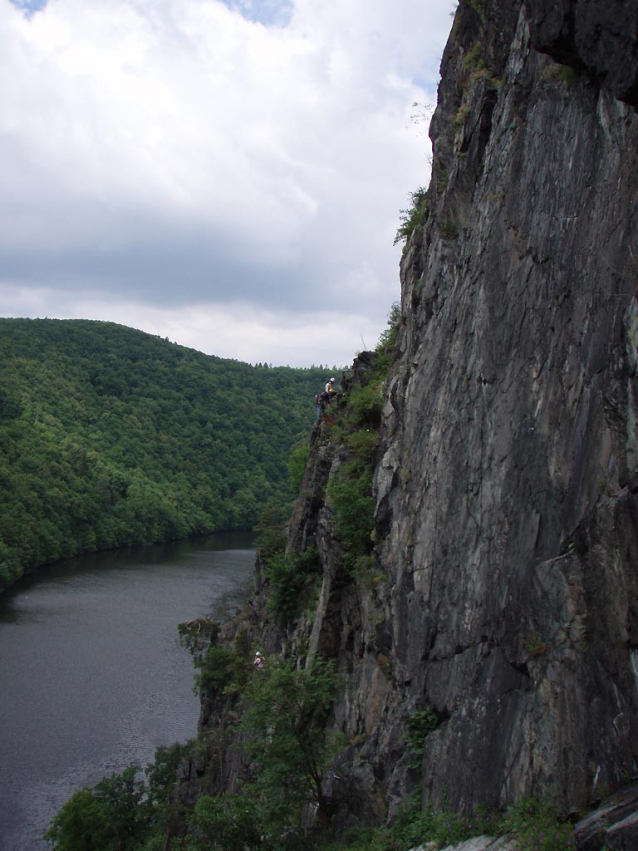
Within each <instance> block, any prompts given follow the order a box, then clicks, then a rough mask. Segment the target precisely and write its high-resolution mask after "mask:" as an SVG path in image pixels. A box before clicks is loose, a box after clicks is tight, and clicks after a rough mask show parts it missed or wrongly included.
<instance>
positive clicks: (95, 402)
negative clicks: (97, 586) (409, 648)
mask: <svg viewBox="0 0 638 851" xmlns="http://www.w3.org/2000/svg"><path fill="white" fill-rule="evenodd" d="M0 363H1V365H2V371H1V376H0V450H1V451H0V588H2V587H5V586H7V585H9V584H10V583H12V582H14V581H15V580H16V579H17V578H18V577H19V576H21V575H22V573H23V572H24V570H28V569H31V568H34V567H36V566H37V565H40V564H43V563H45V562H49V561H53V560H55V559H58V558H61V557H64V556H70V555H73V554H75V553H78V552H81V551H86V550H96V549H106V548H110V547H116V546H121V545H128V544H139V543H144V542H154V541H162V540H171V539H177V538H183V537H186V536H188V535H194V534H200V533H205V532H212V531H218V530H224V529H237V528H250V527H251V526H253V525H254V523H255V521H256V519H257V517H258V514H259V512H260V510H261V509H262V508H263V507H264V505H265V504H266V503H267V502H268V501H270V500H276V501H277V502H278V503H279V502H281V501H282V500H283V501H287V500H288V498H289V494H288V481H287V459H288V456H289V454H290V450H291V448H292V447H293V446H294V445H295V443H296V441H298V440H299V438H300V437H302V436H303V435H305V434H306V433H307V431H308V430H309V428H310V426H311V425H312V421H313V418H314V402H313V400H314V395H315V393H316V392H317V391H319V390H320V389H322V384H323V383H324V382H325V381H326V379H327V377H329V376H328V374H327V373H326V371H325V370H324V369H321V368H311V369H290V368H288V367H276V368H268V367H261V366H257V367H253V366H250V365H248V364H245V363H239V362H237V361H230V360H223V359H221V358H216V357H211V356H208V355H204V354H201V353H200V352H196V351H194V350H192V349H187V348H183V347H181V346H177V345H174V344H172V343H170V342H168V341H166V340H162V339H160V338H158V337H153V336H150V335H148V334H144V333H142V332H140V331H135V330H132V329H130V328H126V327H124V326H120V325H115V324H112V323H106V322H92V321H84V320H48V319H36V320H29V319H0Z"/></svg>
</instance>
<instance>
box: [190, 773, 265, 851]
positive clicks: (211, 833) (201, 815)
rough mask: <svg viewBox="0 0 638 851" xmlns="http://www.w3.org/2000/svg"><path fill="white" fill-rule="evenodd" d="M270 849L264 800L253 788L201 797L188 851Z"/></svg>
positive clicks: (196, 808) (191, 825)
mask: <svg viewBox="0 0 638 851" xmlns="http://www.w3.org/2000/svg"><path fill="white" fill-rule="evenodd" d="M268 846H269V843H268V841H267V838H266V837H265V835H264V817H263V812H262V806H261V801H260V798H259V795H257V794H255V793H254V790H253V789H252V788H251V787H246V788H245V789H244V790H242V792H241V793H239V794H237V793H231V792H226V793H224V794H222V795H219V796H218V797H215V798H213V797H211V796H210V795H202V797H201V798H199V800H198V801H197V803H196V804H195V809H194V812H193V815H192V818H191V819H190V823H189V833H188V837H187V840H186V845H185V851H238V849H242V848H247V849H248V848H249V849H264V851H265V849H266V848H268Z"/></svg>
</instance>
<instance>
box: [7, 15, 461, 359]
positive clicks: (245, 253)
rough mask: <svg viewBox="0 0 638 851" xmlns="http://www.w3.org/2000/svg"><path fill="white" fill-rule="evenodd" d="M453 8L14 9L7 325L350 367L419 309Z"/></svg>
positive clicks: (10, 67)
mask: <svg viewBox="0 0 638 851" xmlns="http://www.w3.org/2000/svg"><path fill="white" fill-rule="evenodd" d="M455 7H456V3H455V2H454V0H223V2H222V0H0V78H1V79H3V80H4V83H3V85H2V86H1V87H0V163H1V164H2V167H1V168H0V315H1V316H5V317H10V316H22V317H49V318H59V319H68V318H83V319H101V320H108V321H112V322H118V323H121V324H124V325H128V326H131V327H134V328H139V329H141V330H143V331H147V332H149V333H151V334H156V335H159V336H161V337H166V338H168V339H170V340H172V341H173V342H176V343H179V344H181V345H184V346H189V347H191V348H194V349H198V350H200V351H203V352H206V353H207V354H215V355H219V356H221V357H227V358H235V359H237V360H242V361H248V362H251V363H261V362H266V363H272V364H273V365H290V366H310V365H311V364H316V365H318V364H327V365H333V364H336V365H338V366H343V365H347V364H349V363H350V362H351V361H352V358H353V357H354V356H355V354H356V353H357V352H358V351H361V350H363V349H365V348H372V347H374V345H375V344H376V342H377V340H378V337H379V334H380V333H381V332H382V330H383V329H384V327H385V326H386V320H387V316H388V313H389V310H390V308H391V305H392V303H393V302H395V301H397V300H398V299H399V295H400V290H399V274H398V265H399V260H400V253H401V249H400V246H393V241H394V236H395V233H396V230H397V227H398V225H399V223H400V222H399V212H400V210H401V209H405V208H406V207H408V206H409V195H410V192H411V191H413V190H415V189H416V188H418V187H419V186H426V185H427V183H428V181H429V172H430V166H429V153H430V148H429V140H428V137H427V124H428V115H429V114H430V113H431V110H432V108H433V106H434V104H435V102H436V87H437V84H438V77H439V65H440V60H441V55H442V52H443V48H444V45H445V42H446V40H447V36H448V33H449V30H450V28H451V24H452V17H451V15H452V14H453V12H454V9H455Z"/></svg>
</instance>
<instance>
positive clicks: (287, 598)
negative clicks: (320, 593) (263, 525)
mask: <svg viewBox="0 0 638 851" xmlns="http://www.w3.org/2000/svg"><path fill="white" fill-rule="evenodd" d="M265 574H266V579H267V580H268V582H269V584H270V596H269V597H268V610H269V611H270V613H271V614H272V615H273V617H274V619H275V621H276V622H277V624H278V625H279V626H280V627H282V628H284V627H286V626H287V625H288V624H289V623H290V622H291V621H292V619H293V618H294V616H295V615H296V614H297V613H298V612H299V611H300V610H301V609H302V608H303V607H304V605H305V603H306V602H307V601H308V597H309V595H310V594H312V591H313V590H314V589H316V587H317V585H318V582H319V579H320V577H321V574H322V569H321V560H320V558H319V552H318V551H317V550H316V549H314V548H313V549H309V550H307V551H306V552H305V553H303V554H302V555H301V556H297V557H292V556H289V557H286V555H285V554H284V553H283V551H280V552H278V553H275V554H274V555H273V556H272V557H271V558H270V559H269V560H268V561H267V562H266V567H265Z"/></svg>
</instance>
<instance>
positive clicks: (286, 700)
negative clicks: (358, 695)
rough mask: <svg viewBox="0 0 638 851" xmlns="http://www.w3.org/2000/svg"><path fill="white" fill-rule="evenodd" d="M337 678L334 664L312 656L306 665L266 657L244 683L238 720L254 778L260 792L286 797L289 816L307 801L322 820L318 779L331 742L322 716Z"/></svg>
mask: <svg viewBox="0 0 638 851" xmlns="http://www.w3.org/2000/svg"><path fill="white" fill-rule="evenodd" d="M338 684H339V677H338V675H337V673H336V671H335V666H334V664H333V663H332V662H330V661H326V660H325V659H323V658H321V657H319V656H317V657H316V658H315V659H314V661H313V663H312V665H310V666H309V667H307V668H295V667H294V665H293V664H292V663H291V662H286V661H282V660H280V659H278V658H270V659H267V660H266V664H265V667H264V669H263V670H261V671H259V672H255V675H254V676H253V677H251V678H250V680H249V682H248V683H247V685H246V689H245V692H244V713H243V716H242V722H241V726H242V729H243V731H244V733H245V734H246V737H247V738H246V748H247V750H248V752H249V753H250V755H251V756H252V758H253V760H254V763H255V766H256V770H257V777H258V780H257V782H258V784H259V787H260V789H262V790H263V791H264V794H267V795H268V796H270V797H271V798H272V797H273V796H274V798H275V799H277V800H279V801H284V802H286V810H287V812H288V813H289V814H290V815H291V816H292V814H293V813H294V812H295V811H296V810H297V809H298V807H299V805H301V804H302V803H304V802H311V803H314V804H316V805H317V807H318V809H319V814H320V816H321V817H322V818H323V820H324V821H325V822H326V823H327V821H328V810H327V802H326V801H325V799H324V796H323V791H322V788H321V781H322V778H323V774H324V772H325V770H326V769H327V767H328V765H329V763H330V760H331V759H332V757H333V755H334V753H335V745H334V742H331V741H329V739H328V737H327V736H326V733H325V722H326V719H327V716H328V713H329V711H330V708H331V706H332V702H333V700H334V698H335V695H336V692H337V688H338Z"/></svg>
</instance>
